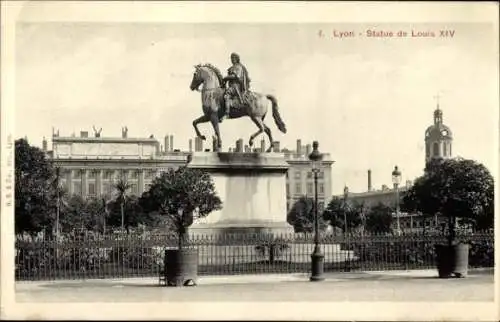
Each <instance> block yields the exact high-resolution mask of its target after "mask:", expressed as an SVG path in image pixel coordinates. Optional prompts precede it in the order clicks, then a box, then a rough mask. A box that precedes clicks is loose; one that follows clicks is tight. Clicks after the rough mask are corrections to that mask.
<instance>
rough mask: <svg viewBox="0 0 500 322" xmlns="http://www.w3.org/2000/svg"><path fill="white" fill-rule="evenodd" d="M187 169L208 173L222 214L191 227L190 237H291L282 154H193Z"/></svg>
mask: <svg viewBox="0 0 500 322" xmlns="http://www.w3.org/2000/svg"><path fill="white" fill-rule="evenodd" d="M188 167H190V168H196V169H203V170H205V171H207V172H209V173H210V175H211V176H212V178H213V181H214V184H215V188H216V191H217V194H218V195H219V197H220V198H221V199H222V202H223V204H222V207H223V208H222V210H219V211H214V212H212V213H210V214H209V215H208V216H207V217H205V218H202V219H199V220H197V221H196V222H195V223H193V225H192V226H191V227H190V229H189V233H190V234H191V235H219V234H233V233H238V234H249V233H262V232H269V233H293V227H292V226H291V225H289V224H288V223H287V222H286V215H287V213H286V172H287V170H288V167H289V166H288V163H287V162H286V160H285V158H284V156H283V154H281V153H231V152H195V153H193V154H192V156H191V161H190V162H189V164H188Z"/></svg>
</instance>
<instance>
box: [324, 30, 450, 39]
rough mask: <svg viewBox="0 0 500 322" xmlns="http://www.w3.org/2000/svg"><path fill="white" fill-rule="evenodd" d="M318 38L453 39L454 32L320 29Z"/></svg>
mask: <svg viewBox="0 0 500 322" xmlns="http://www.w3.org/2000/svg"><path fill="white" fill-rule="evenodd" d="M318 36H319V37H320V38H335V39H346V38H420V39H421V38H453V37H455V30H453V29H439V30H428V29H408V30H405V29H395V30H390V29H376V28H370V29H366V30H363V31H354V30H340V29H330V30H328V29H320V30H318Z"/></svg>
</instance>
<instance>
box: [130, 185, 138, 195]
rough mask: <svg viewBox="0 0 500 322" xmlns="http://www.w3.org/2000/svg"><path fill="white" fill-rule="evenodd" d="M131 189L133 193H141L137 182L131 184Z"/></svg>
mask: <svg viewBox="0 0 500 322" xmlns="http://www.w3.org/2000/svg"><path fill="white" fill-rule="evenodd" d="M130 191H131V192H132V194H133V195H138V194H139V189H138V187H137V184H135V183H133V184H131V185H130Z"/></svg>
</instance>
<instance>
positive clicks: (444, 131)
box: [334, 103, 453, 232]
mask: <svg viewBox="0 0 500 322" xmlns="http://www.w3.org/2000/svg"><path fill="white" fill-rule="evenodd" d="M452 142H453V136H452V132H451V129H450V128H449V127H448V126H446V125H444V124H443V111H442V110H441V109H440V108H439V103H438V104H437V107H436V110H435V111H434V124H432V125H431V126H429V127H428V128H427V129H426V131H425V162H426V163H427V162H428V161H429V160H431V159H433V158H445V159H446V158H451V157H452V150H451V148H452ZM411 185H412V182H411V181H407V182H406V184H405V185H404V186H400V187H399V195H400V197H401V198H402V197H403V196H404V194H405V193H406V191H407V190H408V189H409V188H410V187H411ZM334 197H336V198H344V196H343V195H337V196H334ZM348 200H349V202H353V203H362V204H364V205H365V206H367V207H373V206H375V205H377V204H378V203H382V204H384V205H386V206H388V207H391V208H392V209H395V204H396V194H395V191H394V189H391V188H389V187H387V186H386V185H382V188H381V189H380V190H373V188H372V180H371V170H368V187H367V191H365V192H361V193H349V194H348ZM393 216H394V217H396V213H395V212H393ZM399 219H400V226H401V229H402V230H403V231H412V232H415V231H422V230H424V228H425V229H436V228H439V227H441V225H442V224H443V220H442V219H439V218H437V217H436V216H434V217H433V218H427V219H426V220H425V221H424V219H423V218H422V216H421V215H419V214H408V213H403V212H400V214H399ZM393 228H396V220H394V221H393Z"/></svg>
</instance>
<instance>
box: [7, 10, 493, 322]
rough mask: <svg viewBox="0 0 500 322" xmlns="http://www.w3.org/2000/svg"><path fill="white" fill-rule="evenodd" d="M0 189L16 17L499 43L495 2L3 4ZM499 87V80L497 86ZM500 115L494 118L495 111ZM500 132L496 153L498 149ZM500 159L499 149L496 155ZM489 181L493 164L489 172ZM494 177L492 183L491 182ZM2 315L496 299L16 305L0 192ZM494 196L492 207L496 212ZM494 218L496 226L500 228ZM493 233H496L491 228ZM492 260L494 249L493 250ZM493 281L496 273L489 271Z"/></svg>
mask: <svg viewBox="0 0 500 322" xmlns="http://www.w3.org/2000/svg"><path fill="white" fill-rule="evenodd" d="M1 6H2V20H1V21H2V35H1V39H2V46H1V50H2V57H1V58H2V66H1V67H2V69H1V71H2V83H1V84H2V91H1V92H2V95H1V104H2V105H1V107H2V109H1V120H2V123H1V142H2V143H1V145H2V154H1V158H2V159H1V161H2V171H1V183H2V188H3V187H4V185H3V184H4V183H5V176H6V171H12V169H7V168H6V164H7V154H6V153H5V152H6V151H5V140H6V137H7V136H8V135H9V134H12V133H13V130H14V129H13V123H14V122H12V120H13V119H14V117H15V115H14V109H15V101H14V54H15V52H14V50H15V47H14V38H15V22H16V21H17V22H19V21H24V22H27V21H30V22H42V21H87V22H90V21H94V22H110V23H111V22H253V23H256V22H277V23H278V22H297V23H307V22H309V23H312V22H315V23H317V22H337V23H338V22H351V23H356V22H360V23H366V22H386V23H387V22H395V23H401V22H405V23H409V22H486V23H493V24H494V27H495V28H494V29H495V30H496V33H497V34H496V37H494V39H492V41H494V42H496V44H497V46H496V48H498V27H499V26H498V9H499V8H498V4H497V3H494V2H489V3H488V2H478V3H472V2H455V3H451V2H446V3H443V2H433V3H430V2H404V3H402V2H378V3H377V2H357V3H355V2H349V3H346V2H344V3H342V2H336V3H325V2H313V3H306V2H234V3H233V2H231V3H230V2H208V3H207V2H189V3H185V2H171V3H169V2H159V1H157V2H146V1H135V2H104V1H100V2H98V1H92V2H77V1H73V2H70V1H58V2H43V1H36V2H21V1H2V2H1ZM497 84H498V83H497ZM495 117H496V118H497V120H498V115H495ZM498 151H499V149H498V136H497V141H496V146H495V152H498ZM496 160H497V164H498V153H496ZM493 172H494V173H493V174H494V177H495V179H496V180H497V178H498V169H494V170H493ZM496 182H498V181H496ZM1 201H2V208H1V209H2V212H1V214H2V227H3V229H2V234H1V247H2V248H1V254H2V258H1V262H0V263H1V273H2V276H1V277H2V278H1V283H2V318H9V319H32V318H36V319H61V318H64V319H72V318H78V319H96V318H101V319H105V318H113V319H117V318H118V319H145V318H148V319H167V318H168V319H223V318H224V319H281V320H286V319H290V320H299V319H308V320H334V319H341V320H353V319H356V320H364V319H369V320H409V319H413V320H415V319H419V320H484V319H486V320H498V317H499V314H498V313H499V312H498V307H499V305H498V295H499V294H498V289H499V288H498V287H496V293H495V298H496V299H497V302H496V303H412V302H407V303H401V302H398V303H396V302H344V303H339V302H336V303H305V302H304V303H297V302H293V303H269V304H268V303H222V302H219V303H217V302H214V303H212V302H203V303H182V304H181V303H161V304H160V303H156V304H155V303H141V304H139V303H127V304H103V303H86V304H77V303H71V304H69V303H64V304H62V305H61V304H19V303H15V297H14V282H13V270H12V267H13V262H14V256H13V247H12V245H13V242H14V234H13V233H12V232H13V217H14V216H13V207H9V208H6V207H5V206H4V205H5V202H6V200H5V191H4V190H3V189H2V198H1ZM498 201H499V200H498V193H497V194H495V202H496V204H495V206H496V207H495V211H498V208H497V207H498ZM498 225H499V224H498V220H497V221H496V226H495V227H496V229H498ZM496 231H497V230H496ZM495 259H496V262H498V260H499V258H498V254H496V258H495ZM495 277H496V278H495V282H496V285H497V286H498V279H497V277H498V271H497V269H496V272H495Z"/></svg>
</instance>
